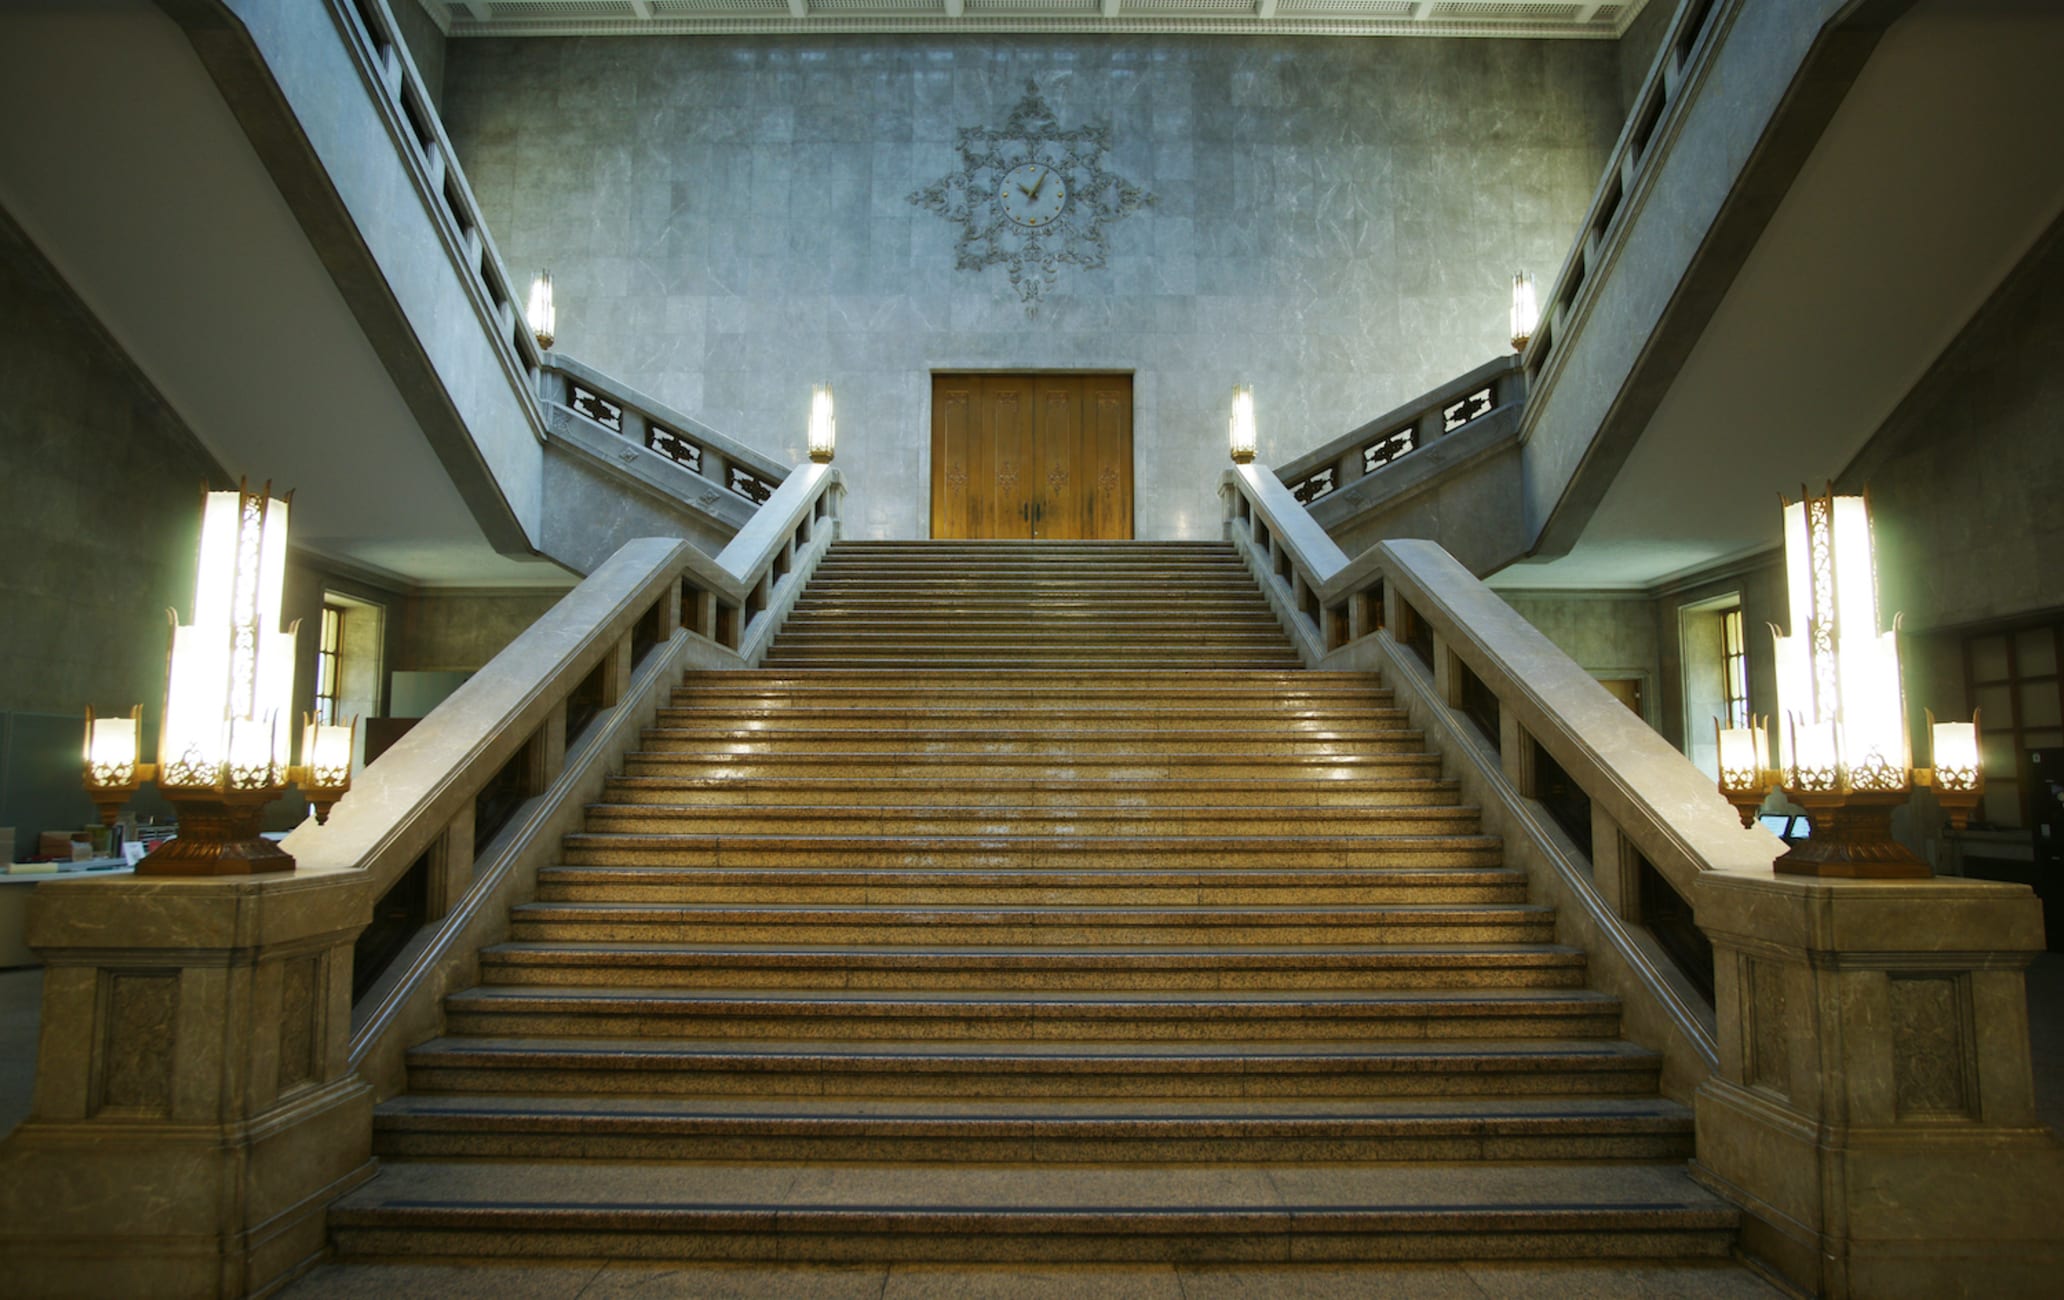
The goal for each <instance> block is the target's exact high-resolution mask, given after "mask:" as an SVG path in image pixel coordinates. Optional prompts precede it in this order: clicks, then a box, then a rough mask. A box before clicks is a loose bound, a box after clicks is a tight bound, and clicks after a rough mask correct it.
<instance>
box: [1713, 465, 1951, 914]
mask: <svg viewBox="0 0 2064 1300" xmlns="http://www.w3.org/2000/svg"><path fill="white" fill-rule="evenodd" d="M1783 504H1784V543H1785V579H1786V584H1787V587H1788V589H1789V593H1790V605H1791V616H1792V617H1791V623H1792V635H1790V636H1785V635H1783V634H1781V633H1779V632H1777V630H1776V629H1775V628H1773V629H1771V631H1772V635H1773V637H1774V638H1775V642H1776V649H1777V695H1778V707H1779V710H1780V712H1781V713H1782V716H1783V725H1782V726H1781V727H1780V728H1779V731H1778V748H1779V759H1778V765H1777V768H1776V769H1775V770H1774V771H1770V770H1765V769H1764V768H1763V767H1762V762H1763V759H1764V756H1765V755H1767V754H1768V753H1769V749H1768V740H1767V737H1766V735H1765V732H1764V730H1763V727H1762V725H1761V724H1760V722H1758V723H1754V724H1752V725H1751V726H1749V727H1746V728H1742V727H1733V728H1721V729H1718V731H1717V738H1718V740H1719V743H1720V791H1721V793H1722V794H1723V795H1725V796H1726V797H1727V800H1728V802H1730V803H1732V804H1734V805H1735V807H1736V809H1737V810H1739V811H1740V812H1741V816H1742V821H1743V824H1744V825H1746V824H1747V823H1748V821H1749V819H1750V818H1751V817H1753V816H1754V811H1755V807H1756V805H1759V804H1761V802H1762V795H1763V793H1764V792H1766V791H1768V790H1769V788H1770V786H1771V785H1772V784H1773V783H1777V784H1781V785H1782V786H1783V788H1784V792H1785V797H1786V798H1788V799H1790V800H1791V801H1792V802H1794V803H1796V804H1798V805H1799V806H1800V807H1802V808H1804V809H1805V810H1806V815H1807V818H1808V819H1809V820H1810V821H1811V823H1812V827H1813V832H1812V835H1811V836H1810V837H1809V838H1808V839H1807V840H1806V841H1805V842H1804V843H1801V844H1795V845H1793V846H1792V847H1791V850H1790V851H1789V852H1787V853H1785V854H1784V855H1783V856H1782V857H1780V858H1778V859H1777V861H1776V863H1775V864H1773V865H1774V868H1775V869H1776V870H1778V871H1781V872H1786V873H1790V874H1796V875H1811V876H1843V877H1852V878H1865V877H1868V878H1885V879H1896V878H1907V877H1917V876H1926V875H1928V874H1930V873H1929V870H1928V865H1927V864H1926V863H1925V862H1922V861H1921V860H1920V859H1919V858H1917V857H1915V856H1914V855H1913V853H1912V852H1911V851H1910V850H1908V849H1907V847H1906V846H1905V845H1903V844H1901V843H1900V842H1899V841H1898V840H1895V839H1893V838H1892V812H1893V810H1894V809H1895V808H1898V807H1899V806H1900V805H1902V804H1904V803H1906V802H1907V799H1908V797H1909V792H1910V791H1911V790H1912V788H1913V787H1914V786H1915V785H1927V784H1929V783H1930V782H1935V783H1937V784H1938V787H1939V786H1940V784H1941V782H1942V780H1943V779H1944V777H1946V778H1947V781H1948V783H1949V785H1950V786H1951V787H1952V788H1951V799H1952V801H1954V802H1956V803H1958V804H1961V805H1962V816H1964V817H1965V818H1968V816H1969V811H1970V809H1971V808H1972V807H1975V806H1976V804H1977V795H1976V794H1975V793H1972V792H1973V791H1976V790H1977V789H1978V787H1979V784H1980V776H1979V773H1978V753H1977V739H1976V735H1977V729H1976V724H1975V723H1971V724H1954V723H1952V724H1940V725H1937V726H1936V727H1935V728H1934V730H1935V733H1936V734H1935V736H1934V740H1935V744H1936V746H1937V769H1938V771H1930V772H1927V773H1926V775H1923V773H1922V772H1916V771H1914V770H1913V767H1912V762H1911V752H1910V750H1909V749H1908V745H1907V734H1906V702H1905V697H1904V695H1903V693H1902V691H1901V686H1900V676H1899V648H1898V640H1897V632H1896V630H1895V631H1887V632H1881V631H1879V630H1878V580H1877V562H1876V558H1875V556H1874V555H1873V553H1872V540H1871V526H1870V503H1869V500H1868V499H1867V498H1865V497H1862V496H1836V495H1835V493H1834V489H1833V488H1832V487H1830V488H1829V489H1828V490H1827V492H1826V493H1825V494H1823V495H1821V496H1817V497H1816V496H1813V495H1811V494H1809V493H1806V492H1804V491H1802V492H1801V493H1800V499H1799V500H1798V501H1796V502H1789V501H1788V502H1784V503H1783ZM1895 623H1896V620H1895ZM1930 722H1931V724H1932V723H1933V715H1930ZM1963 727H1968V728H1969V732H1968V733H1966V732H1965V731H1964V730H1962V729H1961V728H1963ZM1967 796H1968V801H1967V802H1966V798H1967ZM1752 800H1753V802H1751V801H1752ZM1944 806H1945V808H1948V807H1950V804H1949V803H1945V805H1944ZM1955 816H1957V814H1956V813H1955V812H1952V817H1953V818H1954V817H1955ZM1958 824H1959V825H1961V823H1958Z"/></svg>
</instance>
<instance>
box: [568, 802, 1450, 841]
mask: <svg viewBox="0 0 2064 1300" xmlns="http://www.w3.org/2000/svg"><path fill="white" fill-rule="evenodd" d="M937 797H942V798H943V797H952V796H951V795H950V794H949V793H948V792H939V795H938V796H937ZM1479 821H1480V815H1479V813H1478V810H1477V809H1476V807H1475V806H1473V805H1448V806H1425V807H1416V808H1395V807H1392V808H1368V807H1342V808H1312V807H1296V806H1283V807H1269V806H1266V805H1260V806H1254V807H1247V808H1227V807H1224V806H1222V805H1219V806H1205V805H1197V804H1189V805H1183V804H1163V805H1160V806H1156V807H1139V806H1135V807H1121V808H1109V807H1098V806H1095V805H1078V806H1071V807H1065V808H1037V807H1025V806H1018V807H1010V806H1003V807H981V806H966V807H961V806H952V805H941V804H917V805H876V806H868V805H866V804H860V803H857V802H856V803H855V804H852V805H846V806H838V807H826V806H822V805H812V804H777V803H765V804H748V805H742V806H722V807H711V806H707V805H703V804H678V803H632V802H625V803H594V804H589V805H588V810H587V829H588V830H589V831H591V832H595V833H604V832H606V833H612V834H614V833H623V832H629V833H634V834H635V833H645V834H705V835H724V834H740V833H748V834H750V833H759V832H765V831H766V830H767V829H768V824H769V823H770V822H772V823H774V824H775V825H777V826H778V827H779V828H780V829H782V830H783V831H785V832H786V833H789V834H793V835H1015V836H1034V835H1050V836H1083V835H1141V834H1151V835H1315V834H1322V833H1323V834H1360V835H1456V834H1472V833H1474V832H1475V831H1476V830H1477V829H1478V824H1479Z"/></svg>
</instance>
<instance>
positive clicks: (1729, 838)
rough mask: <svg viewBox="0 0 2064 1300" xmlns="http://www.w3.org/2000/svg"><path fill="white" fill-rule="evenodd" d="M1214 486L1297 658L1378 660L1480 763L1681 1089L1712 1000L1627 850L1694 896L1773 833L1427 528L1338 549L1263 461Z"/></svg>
mask: <svg viewBox="0 0 2064 1300" xmlns="http://www.w3.org/2000/svg"><path fill="white" fill-rule="evenodd" d="M1220 490H1221V494H1222V495H1223V497H1224V498H1225V504H1226V510H1225V520H1226V524H1225V527H1226V536H1227V538H1228V540H1230V541H1231V542H1232V543H1233V545H1234V548H1235V549H1236V550H1237V551H1238V552H1239V553H1240V555H1241V556H1242V558H1243V559H1245V560H1246V562H1247V564H1248V567H1249V568H1250V569H1251V570H1252V571H1253V572H1254V574H1255V576H1256V578H1257V579H1258V580H1259V581H1260V583H1261V586H1262V589H1263V591H1264V593H1265V594H1266V595H1267V597H1268V599H1269V601H1270V604H1271V605H1272V606H1273V607H1274V608H1275V610H1276V613H1277V617H1278V620H1279V621H1280V622H1282V623H1283V625H1284V626H1285V628H1286V629H1287V630H1288V631H1289V632H1290V635H1291V639H1292V640H1293V642H1295V643H1296V645H1297V647H1298V650H1299V653H1300V654H1301V655H1302V656H1303V658H1304V660H1305V662H1306V663H1307V664H1308V665H1310V666H1312V667H1318V668H1363V669H1369V668H1373V669H1377V670H1379V671H1381V672H1382V673H1383V675H1384V679H1385V681H1386V683H1387V684H1388V685H1390V686H1391V687H1392V688H1393V689H1395V690H1397V691H1398V692H1399V694H1400V696H1401V697H1402V698H1403V699H1405V701H1406V702H1407V703H1408V706H1409V707H1410V711H1411V712H1412V715H1413V720H1414V722H1415V723H1416V724H1418V725H1421V726H1423V727H1426V729H1427V730H1428V731H1429V732H1431V733H1436V734H1440V735H1442V736H1444V737H1445V738H1447V739H1448V740H1449V742H1450V743H1449V744H1447V745H1446V746H1444V748H1445V750H1446V751H1447V752H1448V753H1449V754H1451V755H1453V754H1456V753H1458V752H1461V753H1464V754H1469V753H1474V754H1475V755H1476V756H1477V757H1478V758H1480V759H1481V760H1482V763H1481V764H1480V766H1481V768H1482V771H1481V772H1480V773H1479V774H1478V775H1479V777H1480V780H1479V781H1478V782H1477V783H1476V784H1477V785H1478V787H1479V789H1480V790H1481V791H1482V794H1483V796H1484V801H1485V803H1486V805H1487V807H1492V806H1495V807H1498V808H1499V810H1500V820H1503V821H1504V822H1505V823H1506V826H1507V829H1508V830H1509V831H1517V832H1519V833H1520V838H1523V839H1525V840H1528V841H1531V843H1532V846H1533V848H1534V849H1536V850H1545V852H1540V853H1538V857H1539V858H1540V859H1542V860H1543V861H1544V865H1545V866H1547V867H1548V868H1549V869H1550V870H1552V871H1553V873H1554V874H1555V877H1556V881H1555V884H1556V889H1555V890H1554V891H1553V892H1555V893H1557V894H1559V895H1560V897H1561V898H1562V899H1563V900H1564V902H1565V904H1566V906H1565V908H1564V910H1565V911H1568V910H1571V909H1575V910H1576V911H1577V912H1580V913H1581V919H1578V920H1576V924H1577V927H1578V928H1579V929H1580V930H1583V931H1585V932H1587V933H1589V934H1591V935H1595V936H1596V938H1597V940H1598V943H1597V945H1596V946H1595V947H1594V962H1596V961H1597V960H1598V959H1599V958H1601V957H1603V958H1606V961H1605V963H1604V964H1605V965H1607V966H1609V967H1610V969H1607V970H1604V971H1601V972H1600V974H1601V976H1602V977H1604V978H1605V980H1606V982H1608V983H1609V984H1617V985H1619V986H1620V991H1621V992H1622V993H1623V995H1624V996H1627V997H1628V1001H1629V1004H1630V1007H1629V1020H1630V1022H1632V1025H1633V1027H1634V1029H1635V1031H1636V1032H1637V1034H1641V1036H1644V1037H1646V1038H1648V1039H1649V1040H1650V1043H1651V1045H1652V1046H1658V1047H1660V1049H1661V1050H1662V1052H1663V1054H1664V1057H1665V1062H1666V1064H1665V1084H1666V1090H1668V1091H1671V1092H1673V1093H1674V1094H1676V1095H1679V1096H1686V1095H1688V1094H1689V1092H1690V1091H1691V1089H1693V1088H1695V1087H1696V1086H1697V1084H1698V1083H1699V1082H1701V1081H1702V1080H1703V1079H1704V1078H1705V1077H1706V1076H1707V1075H1709V1074H1710V1073H1711V1072H1712V1071H1713V1069H1714V1068H1715V1066H1716V1064H1717V1061H1718V1046H1717V1042H1716V1038H1715V1020H1714V1012H1713V1009H1712V1006H1711V1004H1710V1003H1709V1002H1708V1001H1707V1000H1706V998H1705V996H1704V995H1703V994H1702V993H1701V992H1700V990H1699V988H1698V986H1697V984H1696V982H1695V976H1694V975H1692V974H1688V973H1687V972H1685V971H1684V970H1682V969H1680V968H1679V966H1678V965H1677V963H1676V961H1674V960H1673V959H1672V956H1671V955H1670V954H1668V953H1666V952H1665V951H1664V950H1663V948H1662V947H1661V945H1660V943H1659V942H1658V940H1657V939H1656V938H1655V937H1654V935H1653V934H1652V933H1650V932H1649V929H1648V927H1647V926H1646V925H1645V924H1644V913H1643V911H1642V906H1641V900H1640V895H1639V891H1638V888H1637V887H1628V885H1627V879H1628V878H1635V877H1638V862H1637V861H1636V858H1635V855H1637V854H1638V855H1639V859H1640V860H1643V861H1646V862H1647V863H1648V864H1649V865H1650V866H1652V867H1653V868H1654V870H1655V871H1656V872H1657V873H1659V874H1660V875H1661V876H1662V878H1663V879H1664V880H1666V881H1667V882H1668V883H1669V885H1670V887H1671V889H1673V890H1674V891H1676V893H1677V894H1678V895H1679V896H1680V897H1682V898H1684V899H1690V898H1692V897H1693V894H1694V892H1695V887H1696V883H1697V880H1698V878H1699V876H1700V875H1701V874H1703V873H1708V872H1727V873H1734V874H1740V875H1746V876H1755V875H1761V876H1762V877H1764V878H1768V876H1769V874H1770V863H1771V860H1772V859H1773V858H1774V857H1775V856H1776V855H1777V854H1778V853H1780V852H1782V851H1783V845H1782V842H1781V841H1779V840H1778V839H1777V838H1776V837H1775V836H1773V835H1771V834H1770V832H1768V831H1766V830H1762V829H1760V828H1757V829H1753V830H1743V829H1742V827H1741V824H1740V822H1739V820H1738V819H1737V817H1736V814H1735V813H1734V811H1733V809H1732V808H1730V807H1729V806H1728V805H1727V803H1726V802H1725V801H1724V800H1723V799H1721V797H1720V794H1719V791H1718V789H1717V788H1716V787H1715V786H1714V784H1713V782H1712V781H1711V780H1710V779H1709V778H1707V777H1706V776H1705V775H1704V774H1703V773H1701V772H1700V771H1699V770H1698V769H1697V768H1696V767H1694V766H1693V765H1692V764H1691V762H1690V761H1689V760H1688V759H1686V758H1685V757H1684V756H1683V755H1682V754H1680V753H1678V752H1677V750H1676V749H1675V748H1673V747H1672V746H1671V745H1670V744H1669V742H1668V741H1666V740H1664V739H1663V738H1662V737H1661V736H1660V735H1659V734H1657V733H1656V732H1655V731H1654V730H1652V729H1651V728H1649V727H1648V726H1647V725H1646V724H1645V723H1643V722H1642V721H1641V720H1640V719H1639V718H1637V717H1636V716H1634V715H1633V714H1632V713H1631V712H1629V711H1628V710H1627V708H1626V706H1625V705H1623V704H1621V703H1620V702H1619V701H1617V700H1615V699H1614V698H1613V697H1612V696H1611V695H1609V694H1607V693H1606V691H1605V689H1604V688H1603V687H1602V686H1600V685H1599V684H1598V683H1597V681H1596V680H1594V679H1593V678H1592V677H1591V675H1590V674H1589V673H1587V672H1585V671H1584V669H1583V668H1581V667H1579V666H1578V665H1577V663H1576V662H1575V661H1574V660H1572V659H1570V658H1569V656H1567V655H1566V654H1564V653H1563V652H1562V651H1561V650H1560V649H1558V648H1557V647H1556V646H1555V645H1554V643H1553V642H1551V641H1549V640H1548V639H1547V638H1546V637H1544V636H1543V635H1541V633H1540V632H1539V631H1537V630H1536V629H1535V628H1534V627H1533V626H1532V625H1531V624H1529V623H1528V622H1527V621H1526V620H1525V619H1523V618H1521V617H1520V616H1519V614H1518V613H1516V612H1515V611H1514V610H1513V609H1512V608H1511V607H1510V606H1509V605H1507V604H1505V602H1504V601H1503V600H1502V599H1500V598H1499V596H1498V594H1497V593H1496V592H1494V591H1492V590H1491V589H1490V588H1489V587H1486V586H1485V585H1484V584H1483V583H1482V582H1481V581H1479V580H1478V579H1477V578H1476V577H1475V576H1474V575H1472V574H1471V573H1470V572H1469V571H1468V570H1467V569H1465V568H1463V567H1462V565H1461V564H1460V563H1458V562H1457V561H1456V560H1455V559H1454V558H1453V557H1452V556H1450V555H1449V554H1448V553H1447V552H1446V551H1445V550H1443V549H1442V548H1441V547H1440V546H1439V545H1438V544H1437V543H1434V542H1430V541H1421V540H1398V541H1388V542H1379V543H1377V544H1376V545H1374V546H1372V547H1370V548H1369V549H1368V550H1366V551H1363V552H1361V553H1360V554H1358V555H1355V556H1353V557H1352V558H1350V557H1348V556H1347V555H1346V554H1345V553H1344V552H1342V551H1341V550H1340V548H1339V547H1338V546H1337V545H1335V544H1334V543H1333V541H1332V539H1331V538H1329V537H1327V536H1326V534H1325V531H1324V530H1323V529H1322V528H1320V526H1319V525H1318V523H1317V521H1315V520H1313V519H1312V517H1311V516H1310V514H1309V513H1308V512H1306V511H1305V509H1304V507H1303V506H1302V505H1300V504H1299V503H1298V502H1297V501H1296V499H1295V498H1294V497H1292V496H1291V495H1290V492H1289V490H1288V489H1287V488H1286V487H1284V485H1283V484H1282V482H1281V481H1280V480H1279V478H1278V477H1277V475H1275V474H1274V473H1273V472H1271V471H1270V470H1269V468H1268V467H1267V466H1265V465H1262V464H1259V463H1256V464H1250V465H1241V466H1237V467H1236V468H1234V469H1233V470H1232V471H1230V472H1228V473H1227V474H1226V475H1225V476H1224V480H1223V484H1222V486H1221V489H1220ZM1465 672H1466V673H1467V674H1469V675H1471V676H1472V677H1473V678H1474V680H1475V681H1476V682H1478V683H1481V685H1482V687H1483V688H1485V689H1487V690H1488V692H1489V695H1490V696H1491V697H1492V698H1494V699H1495V700H1496V701H1497V704H1496V708H1497V710H1498V719H1497V721H1495V722H1492V723H1490V724H1489V726H1490V728H1491V729H1492V730H1494V731H1495V732H1496V733H1497V734H1495V735H1485V734H1484V731H1485V728H1484V726H1483V725H1481V724H1480V723H1476V722H1472V721H1470V720H1469V713H1468V711H1467V708H1466V704H1467V703H1470V702H1472V701H1465V698H1464V685H1465V681H1464V673H1465ZM1507 733H1510V734H1507ZM1535 743H1538V745H1539V746H1540V748H1541V750H1542V751H1544V752H1545V753H1546V754H1547V755H1548V756H1549V757H1550V759H1551V760H1552V761H1553V763H1554V764H1555V765H1556V766H1557V767H1558V768H1559V769H1560V770H1561V771H1562V772H1564V773H1567V774H1568V777H1569V779H1570V780H1571V781H1572V782H1574V784H1575V785H1576V786H1577V787H1578V788H1579V789H1580V790H1581V791H1582V792H1583V793H1584V794H1585V795H1586V796H1587V797H1588V799H1589V802H1590V808H1591V816H1592V818H1593V819H1594V820H1595V821H1596V820H1602V821H1603V822H1604V823H1606V825H1604V826H1603V827H1601V828H1600V829H1599V830H1594V831H1593V833H1592V835H1591V839H1592V842H1593V844H1594V846H1598V847H1597V852H1596V853H1595V855H1594V856H1593V857H1592V858H1591V860H1589V861H1587V860H1586V858H1585V855H1584V854H1583V853H1582V852H1581V851H1580V850H1579V849H1578V847H1577V846H1576V844H1574V843H1573V842H1572V837H1570V836H1569V835H1568V834H1566V833H1562V832H1561V831H1560V828H1558V827H1557V826H1556V824H1555V822H1554V821H1553V819H1552V818H1550V817H1549V816H1547V815H1546V814H1545V813H1544V812H1543V811H1542V808H1541V805H1540V804H1539V802H1538V801H1537V800H1536V799H1535V798H1533V796H1534V795H1535V793H1536V788H1535V785H1534V780H1535V774H1534V773H1533V771H1532V770H1531V767H1532V759H1533V751H1532V745H1533V744H1535ZM1601 832H1602V833H1601ZM1512 838H1514V837H1512V836H1508V842H1509V841H1510V840H1511V839H1512ZM1509 847H1510V845H1509ZM1608 859H1610V860H1609V861H1608ZM1643 1031H1645V1032H1643Z"/></svg>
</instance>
